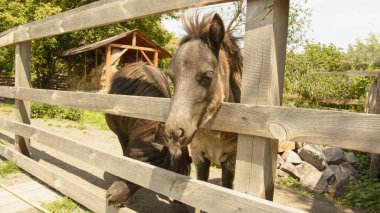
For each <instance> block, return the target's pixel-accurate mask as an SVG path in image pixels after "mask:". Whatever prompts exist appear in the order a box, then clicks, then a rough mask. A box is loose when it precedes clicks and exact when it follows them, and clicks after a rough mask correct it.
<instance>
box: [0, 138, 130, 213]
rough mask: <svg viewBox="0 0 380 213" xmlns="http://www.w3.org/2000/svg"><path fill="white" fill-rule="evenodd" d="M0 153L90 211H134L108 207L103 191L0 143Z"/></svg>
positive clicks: (126, 212) (125, 212)
mask: <svg viewBox="0 0 380 213" xmlns="http://www.w3.org/2000/svg"><path fill="white" fill-rule="evenodd" d="M0 155H1V156H3V157H5V158H6V159H8V160H11V161H14V162H15V163H16V164H17V166H19V167H20V168H22V169H23V170H25V171H26V172H28V173H30V174H31V175H33V176H35V177H37V178H38V179H40V180H41V181H43V182H44V183H46V184H47V185H49V186H50V187H52V188H54V189H56V190H58V191H59V192H60V193H62V194H64V195H66V196H68V197H70V198H72V199H74V200H75V201H77V202H78V203H80V204H82V205H83V206H86V208H88V209H90V210H91V211H94V212H119V213H136V212H135V211H133V210H131V209H128V208H118V209H115V208H113V207H108V206H107V204H106V201H105V199H104V198H105V196H106V194H105V193H103V194H100V193H93V191H91V190H90V189H89V187H87V186H83V185H80V184H78V182H77V181H76V180H72V179H71V178H68V177H66V176H64V175H62V174H60V173H57V172H55V171H53V170H51V169H49V168H47V167H46V166H43V165H41V164H39V163H38V162H36V161H34V160H33V159H30V158H28V157H26V156H25V155H23V154H21V153H19V152H17V151H15V150H13V149H11V148H10V147H7V146H6V145H4V144H1V143H0Z"/></svg>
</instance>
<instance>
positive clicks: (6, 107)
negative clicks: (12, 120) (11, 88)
mask: <svg viewBox="0 0 380 213" xmlns="http://www.w3.org/2000/svg"><path fill="white" fill-rule="evenodd" d="M14 108H15V105H14V104H5V103H0V111H1V112H5V113H8V114H9V113H11V112H13V110H14Z"/></svg>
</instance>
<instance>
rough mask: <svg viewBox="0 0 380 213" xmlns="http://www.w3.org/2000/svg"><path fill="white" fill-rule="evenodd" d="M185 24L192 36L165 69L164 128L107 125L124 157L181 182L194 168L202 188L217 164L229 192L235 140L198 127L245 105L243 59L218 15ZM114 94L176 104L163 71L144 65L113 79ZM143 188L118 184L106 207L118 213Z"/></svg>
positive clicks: (136, 122) (116, 120)
mask: <svg viewBox="0 0 380 213" xmlns="http://www.w3.org/2000/svg"><path fill="white" fill-rule="evenodd" d="M182 22H183V24H184V29H185V31H186V32H187V35H186V36H185V37H184V38H183V39H182V40H181V42H180V44H179V48H178V50H177V52H176V54H175V55H174V56H173V58H172V60H171V63H170V65H169V68H168V70H167V74H168V76H169V78H170V79H171V81H172V82H173V83H174V91H175V92H174V97H173V101H172V104H171V109H170V113H169V116H168V118H167V119H166V121H165V123H162V122H156V121H149V120H143V119H136V118H129V117H123V116H117V115H110V114H106V121H107V124H108V126H109V127H110V129H111V130H112V131H113V132H114V133H115V134H116V135H117V136H118V139H119V142H120V144H121V147H122V149H123V155H124V156H128V157H131V158H134V159H137V160H140V161H143V162H147V163H150V164H153V165H156V166H159V167H161V168H165V169H168V170H170V171H173V172H177V173H179V174H183V175H189V173H190V163H191V162H193V163H194V164H195V167H196V172H197V179H199V180H203V181H208V177H209V169H210V165H211V162H215V163H220V164H221V167H222V186H224V187H227V188H230V189H231V188H232V187H233V180H234V173H235V160H236V149H237V134H236V133H229V132H221V131H214V130H208V129H201V128H200V127H202V125H204V124H205V123H207V122H208V121H210V120H211V119H212V117H213V116H214V115H215V114H216V112H217V111H218V109H219V108H220V106H221V104H222V102H234V103H238V102H240V93H241V89H240V88H241V75H242V73H241V71H242V56H241V52H240V49H239V47H238V45H237V44H236V41H235V39H234V38H233V36H232V35H231V33H230V32H225V29H224V24H223V20H222V19H221V17H220V16H219V15H218V14H209V15H205V16H200V15H199V14H198V13H196V14H195V15H194V16H192V17H190V16H187V17H184V18H183V19H182ZM109 93H110V94H121V95H138V96H150V97H164V98H171V95H170V90H169V84H168V81H167V79H166V78H165V76H164V75H163V74H162V72H161V71H160V70H159V69H158V68H155V67H152V66H147V65H145V64H142V63H135V64H131V65H128V66H126V67H124V68H122V69H121V70H120V71H118V72H117V73H115V75H114V77H113V80H112V83H111V89H110V91H109ZM189 144H190V148H191V158H190V156H189V150H188V145H189ZM138 189H139V186H138V185H136V184H134V183H131V182H129V181H123V180H119V181H115V182H114V183H113V184H112V185H111V186H110V188H109V189H108V190H107V194H106V196H107V197H106V198H107V202H108V204H109V205H115V206H118V205H120V204H122V203H124V202H125V201H126V200H127V199H128V198H129V197H131V196H132V195H133V194H134V193H135V192H136V191H137V190H138Z"/></svg>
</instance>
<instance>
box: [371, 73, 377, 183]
mask: <svg viewBox="0 0 380 213" xmlns="http://www.w3.org/2000/svg"><path fill="white" fill-rule="evenodd" d="M370 92H373V93H374V92H376V95H375V94H372V97H373V98H376V99H375V101H372V103H373V104H375V106H374V107H372V106H369V108H370V109H371V108H374V109H375V110H374V112H372V113H375V114H380V74H378V75H377V79H376V88H375V89H374V91H373V90H370ZM370 103H371V102H370ZM370 113H371V112H370ZM379 160H380V157H379V155H378V154H371V166H370V169H369V170H370V177H371V178H378V177H379V176H378V175H379V167H380V165H379V164H380V163H379Z"/></svg>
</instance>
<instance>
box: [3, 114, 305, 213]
mask: <svg viewBox="0 0 380 213" xmlns="http://www.w3.org/2000/svg"><path fill="white" fill-rule="evenodd" d="M0 128H3V129H5V130H6V131H16V132H17V133H18V134H23V135H24V136H27V137H31V138H35V139H36V141H38V143H41V144H43V145H44V146H48V147H50V148H53V149H56V150H58V151H60V152H63V153H66V154H70V156H71V157H73V158H76V159H78V160H81V161H82V162H85V163H87V164H90V165H93V166H95V167H97V168H99V169H102V170H104V171H108V172H110V173H112V174H114V175H116V176H119V177H122V178H124V179H126V180H129V181H131V182H134V183H136V184H138V185H140V186H142V187H145V188H148V189H151V190H153V191H155V192H157V193H160V194H163V195H165V196H168V197H171V198H173V199H176V200H179V201H182V202H184V203H186V204H189V205H191V206H194V207H197V208H200V209H202V210H205V211H207V212H210V213H212V212H215V213H219V212H261V211H263V212H292V213H293V212H294V213H295V212H297V213H298V212H303V211H300V210H297V209H294V208H291V207H288V206H285V205H281V204H277V203H273V202H269V201H267V200H263V199H260V198H256V197H253V196H249V195H246V194H243V193H239V192H236V191H233V190H230V189H226V188H224V187H221V186H217V185H214V184H210V183H206V182H204V181H199V180H195V179H192V178H190V177H187V176H183V175H180V174H177V173H174V172H171V171H168V170H165V169H162V168H159V167H155V166H153V165H150V164H147V163H143V162H141V161H137V160H134V159H131V158H127V157H124V156H121V155H114V154H110V153H106V152H103V151H101V150H98V149H95V148H92V147H91V146H89V145H86V144H85V143H81V142H78V141H75V140H71V139H68V138H65V137H62V136H59V135H58V134H55V133H52V132H49V131H47V130H43V129H41V128H37V127H33V126H27V125H25V124H22V123H18V122H12V121H8V120H4V119H1V118H0ZM1 147H2V145H0V154H1V155H3V152H2V150H1ZM39 172H40V173H42V174H44V170H42V171H41V170H39ZM54 183H55V184H54V185H59V186H60V189H59V191H61V190H63V191H65V192H67V191H68V190H70V189H69V188H67V189H66V188H63V187H65V185H63V184H56V182H55V181H54ZM58 183H61V182H58ZM78 187H80V186H78ZM62 188H63V189H62ZM82 188H85V187H81V188H80V189H81V190H83V189H82ZM71 190H72V191H73V192H78V190H76V189H72V188H71ZM79 196H82V198H81V200H84V201H87V202H88V201H90V200H91V198H90V197H88V196H86V195H83V194H80V195H79V194H78V195H76V197H79ZM89 196H92V197H96V198H97V197H98V196H99V195H97V194H93V193H89ZM103 196H104V195H103ZM104 197H105V196H104ZM104 197H103V198H104ZM74 199H75V200H76V198H74ZM96 200H97V201H101V202H100V203H98V202H97V203H94V204H93V205H95V204H96V205H97V208H101V207H103V208H105V206H104V201H103V200H99V198H97V199H96ZM215 204H217V205H215ZM95 212H104V211H95Z"/></svg>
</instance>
